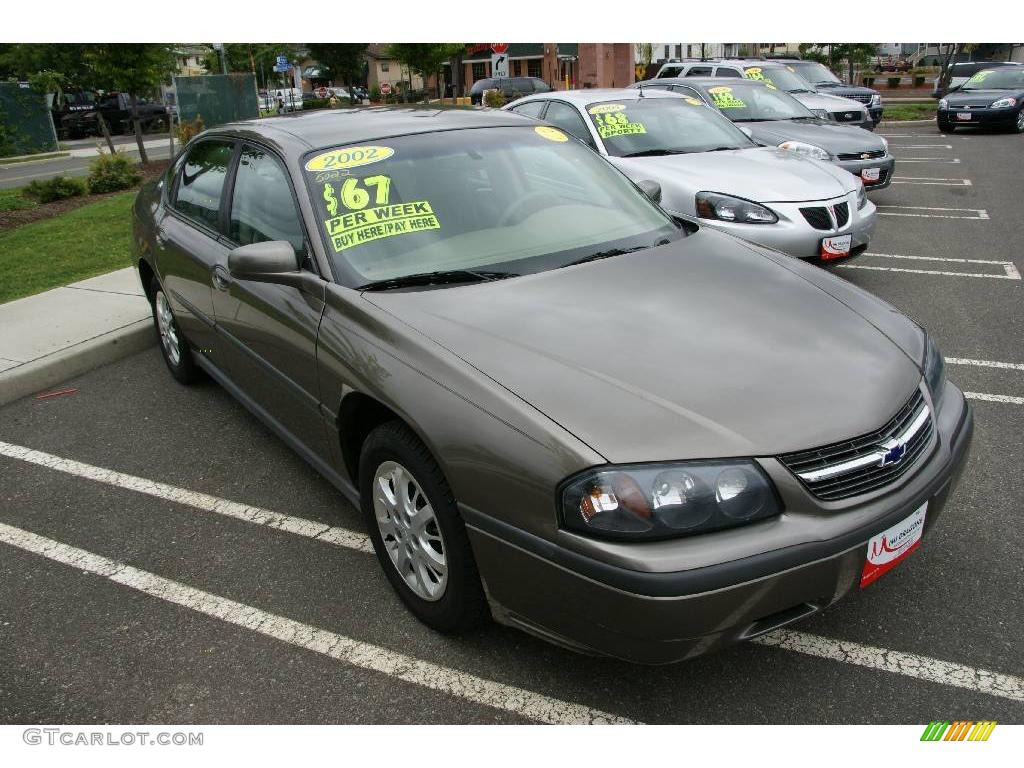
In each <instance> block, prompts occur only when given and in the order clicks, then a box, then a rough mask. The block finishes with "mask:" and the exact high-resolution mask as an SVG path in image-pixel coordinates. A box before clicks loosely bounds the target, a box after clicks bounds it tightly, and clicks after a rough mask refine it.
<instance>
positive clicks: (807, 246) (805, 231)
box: [673, 192, 876, 259]
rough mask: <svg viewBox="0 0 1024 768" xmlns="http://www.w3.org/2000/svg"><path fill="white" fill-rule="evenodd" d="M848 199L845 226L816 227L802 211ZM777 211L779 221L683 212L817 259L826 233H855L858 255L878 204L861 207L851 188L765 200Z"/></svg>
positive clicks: (770, 245)
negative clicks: (825, 196)
mask: <svg viewBox="0 0 1024 768" xmlns="http://www.w3.org/2000/svg"><path fill="white" fill-rule="evenodd" d="M842 202H846V203H847V205H848V207H849V211H850V218H849V220H848V221H847V222H846V224H844V225H843V226H841V227H831V228H829V229H815V228H814V227H812V226H811V225H810V224H809V223H808V222H807V219H805V218H804V216H803V214H802V213H801V212H800V209H801V208H822V207H827V206H829V205H835V204H836V203H842ZM761 204H762V205H764V206H765V207H767V208H770V209H771V210H772V211H774V212H775V215H776V216H778V217H779V220H778V221H777V222H776V223H775V224H734V223H730V222H727V221H711V220H708V219H694V217H693V215H692V214H691V215H685V214H673V215H682V216H684V217H685V218H689V219H693V220H695V221H696V222H697V223H698V224H700V225H701V226H706V227H711V228H713V229H717V230H720V231H722V232H728V233H729V234H730V235H735V236H736V237H739V238H742V239H743V240H749V241H750V242H752V243H757V244H758V245H763V246H766V247H768V248H774V249H775V250H777V251H781V252H782V253H785V254H787V255H789V256H795V257H796V258H798V259H817V258H819V257H820V256H821V241H822V239H823V238H826V237H836V236H839V235H846V234H850V235H853V239H852V246H851V252H852V253H853V254H854V255H855V254H856V253H859V252H860V251H863V250H864V248H865V247H867V244H868V242H869V241H870V240H871V238H872V236H873V235H874V233H875V223H876V213H875V206H874V204H873V203H872V202H871V201H870V200H869V201H868V202H867V204H866V205H865V206H864V207H863V208H861V209H860V210H857V194H856V193H855V192H851V193H849V194H848V195H845V196H843V197H835V198H831V199H829V200H818V201H808V202H802V203H761Z"/></svg>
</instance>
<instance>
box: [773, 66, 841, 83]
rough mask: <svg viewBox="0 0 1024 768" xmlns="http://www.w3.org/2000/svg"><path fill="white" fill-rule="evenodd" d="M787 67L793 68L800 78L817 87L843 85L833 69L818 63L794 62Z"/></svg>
mask: <svg viewBox="0 0 1024 768" xmlns="http://www.w3.org/2000/svg"><path fill="white" fill-rule="evenodd" d="M786 66H787V67H791V68H792V69H794V70H795V71H796V73H797V74H798V75H800V77H802V78H803V79H804V80H806V81H807V82H809V83H814V84H815V85H818V84H821V83H833V84H835V85H842V84H843V81H842V80H840V79H839V78H838V77H836V76H835V74H833V72H832V70H831V69H829V68H828V67H826V66H825V65H824V64H821V63H819V62H817V61H794V62H792V63H790V64H787V65H786Z"/></svg>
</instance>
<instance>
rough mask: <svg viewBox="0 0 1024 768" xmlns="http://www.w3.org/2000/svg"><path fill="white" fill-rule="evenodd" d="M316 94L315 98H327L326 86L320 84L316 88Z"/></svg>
mask: <svg viewBox="0 0 1024 768" xmlns="http://www.w3.org/2000/svg"><path fill="white" fill-rule="evenodd" d="M316 95H317V98H320V99H326V98H327V88H325V87H324V86H322V85H321V86H320V87H319V88H317V89H316Z"/></svg>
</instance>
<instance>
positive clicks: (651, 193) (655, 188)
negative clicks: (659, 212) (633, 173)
mask: <svg viewBox="0 0 1024 768" xmlns="http://www.w3.org/2000/svg"><path fill="white" fill-rule="evenodd" d="M636 185H637V186H638V187H640V191H641V192H643V193H644V194H645V195H647V196H648V197H649V198H651V200H653V201H654V202H656V203H660V202H661V184H659V183H658V182H656V181H651V180H650V179H643V180H642V181H638V182H637V183H636Z"/></svg>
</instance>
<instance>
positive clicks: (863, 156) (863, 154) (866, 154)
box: [860, 152, 871, 160]
mask: <svg viewBox="0 0 1024 768" xmlns="http://www.w3.org/2000/svg"><path fill="white" fill-rule="evenodd" d="M869 157H871V153H870V152H861V153H860V159H861V160H867V159H868V158H869Z"/></svg>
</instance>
